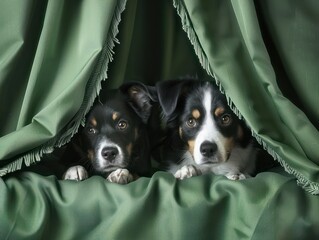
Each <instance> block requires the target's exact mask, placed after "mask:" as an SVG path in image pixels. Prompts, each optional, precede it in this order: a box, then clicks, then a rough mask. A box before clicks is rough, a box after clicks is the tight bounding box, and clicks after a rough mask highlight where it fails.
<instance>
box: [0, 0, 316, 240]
mask: <svg viewBox="0 0 319 240" xmlns="http://www.w3.org/2000/svg"><path fill="white" fill-rule="evenodd" d="M122 12H123V13H122ZM318 16H319V2H318V1H316V0H307V1H288V0H281V1H275V0H267V1H264V0H255V1H252V0H237V1H236V0H219V1H218V0H211V1H204V0H201V1H193V0H174V1H168V0H167V1H147V0H130V1H124V0H123V1H121V0H118V1H111V0H108V1H98V0H90V1H84V0H82V1H62V0H46V1H43V0H33V1H32V0H28V1H18V0H11V1H2V2H1V3H0V36H1V38H0V176H2V178H1V179H0V239H258V240H259V239H315V238H316V237H318V236H319V228H318V226H319V220H318V214H317V213H318V212H319V199H318V196H316V194H319V166H318V165H319V133H318V128H319V121H318V119H319V110H318V106H317V105H318V100H319V81H318V76H319V68H318V66H319V45H318V40H319V29H318V20H319V17H318ZM113 59H114V61H113ZM183 75H197V76H198V77H199V78H201V77H205V78H206V77H207V75H209V76H210V77H213V78H215V80H216V82H217V83H218V84H219V85H220V88H221V90H222V91H223V92H224V93H225V94H226V96H227V99H228V102H229V105H230V106H231V107H232V109H233V110H234V112H235V113H236V114H237V115H238V116H239V117H242V118H243V119H244V120H245V121H246V123H247V124H248V126H249V127H250V128H251V130H252V134H253V136H254V137H255V138H256V139H257V140H258V142H259V143H260V144H261V145H262V146H263V147H264V148H265V149H266V150H267V151H268V152H269V153H270V155H271V156H272V157H273V158H274V161H279V162H280V164H281V165H282V166H283V168H280V167H279V168H276V169H271V170H269V171H267V172H262V173H259V174H257V176H256V177H254V178H250V179H246V180H242V181H230V180H228V179H226V178H225V177H223V176H214V175H212V174H207V175H204V176H199V177H194V178H191V179H187V180H183V181H179V180H176V179H174V178H173V176H171V175H170V174H168V173H163V172H157V173H155V175H154V176H152V177H151V178H140V179H138V180H137V181H135V182H133V183H130V184H128V185H124V186H122V185H117V184H113V183H109V182H107V181H106V180H105V179H103V178H101V177H97V176H96V177H92V178H90V179H88V180H85V181H83V182H70V181H61V180H57V178H56V177H55V176H42V175H39V174H36V173H32V172H28V170H29V169H28V166H29V165H31V164H35V163H37V162H39V161H41V160H42V159H43V158H45V157H49V156H50V155H48V153H51V152H52V151H53V150H54V148H58V147H60V146H63V145H65V144H67V143H68V142H69V141H70V140H71V138H72V136H73V135H74V134H75V133H76V132H77V129H78V127H79V126H80V124H81V123H82V122H83V120H84V116H85V114H86V113H87V112H88V110H89V109H90V107H91V105H92V103H93V101H94V99H95V97H96V96H97V95H98V94H99V91H100V89H101V87H104V88H114V87H118V86H119V85H120V84H122V83H123V82H125V81H127V80H135V81H136V80H138V81H142V82H144V83H148V84H154V83H156V82H157V81H160V80H163V79H169V78H174V77H180V76H183ZM102 80H105V81H102ZM51 165H52V163H51ZM53 165H54V162H53ZM20 169H22V171H17V170H20ZM298 185H299V186H298ZM300 186H301V187H300Z"/></svg>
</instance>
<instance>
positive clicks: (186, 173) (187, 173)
mask: <svg viewBox="0 0 319 240" xmlns="http://www.w3.org/2000/svg"><path fill="white" fill-rule="evenodd" d="M197 175H200V172H199V171H198V170H197V169H196V168H195V167H194V166H193V165H186V166H183V167H182V168H181V169H179V170H177V171H176V173H175V174H174V177H175V178H178V179H181V180H182V179H184V178H190V177H193V176H197Z"/></svg>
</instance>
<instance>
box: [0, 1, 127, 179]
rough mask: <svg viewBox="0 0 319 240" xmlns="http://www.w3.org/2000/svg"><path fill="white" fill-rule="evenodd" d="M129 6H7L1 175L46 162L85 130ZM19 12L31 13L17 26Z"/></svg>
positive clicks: (120, 3) (35, 3) (52, 3)
mask: <svg viewBox="0 0 319 240" xmlns="http://www.w3.org/2000/svg"><path fill="white" fill-rule="evenodd" d="M125 3H126V1H123V0H121V1H107V2H104V3H102V2H98V1H81V2H78V1H68V2H65V1H29V2H28V4H26V5H25V6H24V5H20V1H10V2H5V3H2V4H3V5H2V8H1V10H0V11H1V17H2V21H1V23H2V24H3V27H2V28H1V31H2V32H1V36H3V37H4V36H6V37H7V39H8V41H1V43H2V44H1V43H0V44H1V45H0V51H1V52H2V53H3V54H2V55H1V56H2V59H3V60H1V62H2V63H3V64H1V69H0V70H3V71H2V72H4V74H1V77H0V86H1V88H0V91H1V92H0V96H1V103H2V104H1V108H0V116H1V118H0V124H1V127H0V136H1V138H0V146H1V148H0V159H1V164H0V166H1V169H0V176H3V175H5V174H7V173H8V172H13V171H16V170H19V169H21V168H22V167H23V166H24V165H26V166H29V165H31V164H32V163H35V162H36V161H40V159H41V157H42V155H43V154H46V153H50V152H52V151H53V150H54V147H59V146H61V145H63V144H65V143H67V142H68V141H69V140H70V139H71V137H72V135H73V134H74V133H75V132H76V131H77V128H78V127H79V124H80V123H81V120H82V119H83V118H84V115H85V114H86V113H87V111H88V109H89V107H90V106H91V105H92V103H93V100H94V98H95V96H96V95H97V94H98V92H99V90H100V83H101V81H102V80H103V79H105V78H106V77H107V75H106V71H107V65H108V63H109V62H110V61H112V54H113V52H112V49H113V47H114V42H117V39H116V35H117V33H118V30H117V27H118V24H119V22H120V19H121V18H120V14H121V12H122V11H123V10H124V7H125ZM23 7H24V8H23ZM16 10H20V11H21V12H23V13H24V14H23V15H21V18H20V17H19V18H17V20H16V19H13V20H12V16H15V14H14V13H15V11H16ZM24 32H25V36H23V33H24ZM21 34H22V36H21ZM10 39H11V41H9V40H10ZM17 46H19V47H17ZM12 48H15V49H16V51H14V54H13V53H12V51H11V50H10V49H12ZM9 63H10V64H9Z"/></svg>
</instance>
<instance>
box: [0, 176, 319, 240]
mask: <svg viewBox="0 0 319 240" xmlns="http://www.w3.org/2000/svg"><path fill="white" fill-rule="evenodd" d="M252 190H253V191H252ZM0 196H2V197H1V198H0V209H1V212H0V213H1V221H0V239H15V240H18V239H61V240H63V239H154V240H155V239H241V240H245V239H256V240H263V239H269V240H273V239H316V236H317V237H318V236H319V228H318V226H319V218H318V212H319V204H318V197H317V196H314V195H311V194H309V193H305V192H304V191H303V190H302V188H300V187H298V186H297V185H296V183H295V180H294V179H293V178H291V177H289V176H287V175H285V174H283V173H281V174H280V173H276V172H267V173H261V174H259V175H257V176H256V177H255V178H251V179H247V180H243V181H231V180H228V179H226V178H225V177H222V176H213V175H205V176H200V177H194V178H192V179H187V180H184V181H179V180H176V179H174V177H173V176H172V175H170V174H168V173H163V172H158V173H156V174H155V175H154V176H153V177H152V178H151V179H149V178H140V179H138V180H137V181H136V182H133V183H130V184H128V185H118V184H114V183H109V182H107V181H105V179H103V178H101V177H92V178H90V179H88V180H85V181H83V182H72V181H63V182H61V181H58V180H57V179H56V178H55V177H46V178H44V177H42V176H39V175H37V174H34V173H23V174H21V175H20V176H18V177H17V179H15V178H11V179H7V180H6V181H5V182H4V181H3V180H0ZM4 209H6V211H3V210H4Z"/></svg>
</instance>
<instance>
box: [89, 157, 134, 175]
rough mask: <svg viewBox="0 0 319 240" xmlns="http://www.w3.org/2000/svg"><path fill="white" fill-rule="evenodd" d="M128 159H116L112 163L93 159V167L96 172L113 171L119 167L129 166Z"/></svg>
mask: <svg viewBox="0 0 319 240" xmlns="http://www.w3.org/2000/svg"><path fill="white" fill-rule="evenodd" d="M127 167H128V161H125V160H120V161H119V160H116V161H114V162H112V163H110V162H108V161H103V162H100V161H99V160H96V161H93V168H94V170H95V171H96V172H100V173H106V174H107V173H111V172H113V171H115V170H117V169H119V168H127Z"/></svg>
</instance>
